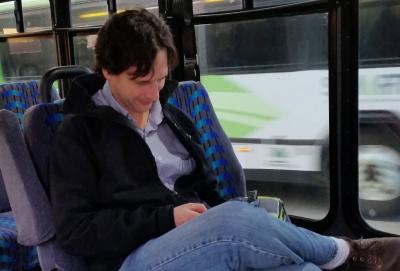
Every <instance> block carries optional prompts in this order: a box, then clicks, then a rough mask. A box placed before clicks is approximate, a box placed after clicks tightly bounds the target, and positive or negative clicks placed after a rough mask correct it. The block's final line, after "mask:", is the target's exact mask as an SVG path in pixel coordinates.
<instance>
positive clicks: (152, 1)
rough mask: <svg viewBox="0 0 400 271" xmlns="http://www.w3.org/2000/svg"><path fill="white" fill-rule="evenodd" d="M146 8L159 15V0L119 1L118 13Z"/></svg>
mask: <svg viewBox="0 0 400 271" xmlns="http://www.w3.org/2000/svg"><path fill="white" fill-rule="evenodd" d="M138 6H139V7H144V8H146V9H147V10H149V11H151V12H153V13H154V14H156V15H158V0H133V1H132V0H117V9H118V12H122V11H124V10H128V9H131V8H134V7H138Z"/></svg>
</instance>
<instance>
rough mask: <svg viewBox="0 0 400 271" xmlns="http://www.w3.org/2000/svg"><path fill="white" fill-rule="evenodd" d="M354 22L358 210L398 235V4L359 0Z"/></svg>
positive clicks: (399, 199) (399, 207)
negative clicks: (356, 37)
mask: <svg viewBox="0 0 400 271" xmlns="http://www.w3.org/2000/svg"><path fill="white" fill-rule="evenodd" d="M359 20H360V21H359V32H360V35H359V52H360V59H359V61H360V63H359V110H360V127H359V128H360V135H359V144H360V145H359V203H360V211H361V214H362V216H363V217H364V218H365V220H366V222H367V223H368V224H369V225H371V226H372V227H375V228H376V229H378V230H381V231H386V232H391V233H395V234H400V227H399V222H398V221H399V220H398V217H399V215H400V110H399V108H400V46H399V45H400V31H399V30H398V29H400V3H399V2H398V1H394V0H387V1H376V0H372V1H371V0H361V1H360V12H359Z"/></svg>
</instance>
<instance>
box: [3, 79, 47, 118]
mask: <svg viewBox="0 0 400 271" xmlns="http://www.w3.org/2000/svg"><path fill="white" fill-rule="evenodd" d="M38 103H39V83H38V81H26V82H14V83H4V84H0V109H7V110H10V111H12V112H14V113H15V114H16V116H17V118H18V120H19V122H20V123H22V117H23V115H24V112H25V110H26V109H27V108H29V107H30V106H32V105H34V104H38Z"/></svg>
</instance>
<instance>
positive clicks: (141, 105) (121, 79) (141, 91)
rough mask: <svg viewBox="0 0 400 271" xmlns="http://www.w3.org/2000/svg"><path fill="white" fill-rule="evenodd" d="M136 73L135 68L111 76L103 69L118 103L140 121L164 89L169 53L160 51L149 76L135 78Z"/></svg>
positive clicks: (163, 50)
mask: <svg viewBox="0 0 400 271" xmlns="http://www.w3.org/2000/svg"><path fill="white" fill-rule="evenodd" d="M135 71H136V67H135V66H132V67H129V68H128V69H126V70H124V71H123V72H121V73H120V74H110V73H108V71H107V70H104V69H103V75H104V77H105V78H106V79H107V80H108V82H109V84H110V88H111V92H112V95H113V97H114V98H115V99H116V100H117V101H118V103H119V104H120V105H121V106H122V107H123V108H124V109H125V110H127V111H128V112H129V114H130V115H131V116H132V117H133V118H134V119H137V118H139V119H140V118H141V117H142V116H143V115H144V114H147V113H148V112H149V110H150V108H151V106H152V104H153V102H154V101H156V100H158V98H159V92H160V90H161V89H162V88H163V87H164V84H165V79H166V77H167V75H168V59H167V51H166V50H165V49H161V50H159V51H158V53H157V55H156V58H155V60H154V63H153V68H152V70H151V71H150V72H149V73H148V74H147V75H145V76H142V77H137V78H135V77H134V74H135Z"/></svg>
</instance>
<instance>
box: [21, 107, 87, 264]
mask: <svg viewBox="0 0 400 271" xmlns="http://www.w3.org/2000/svg"><path fill="white" fill-rule="evenodd" d="M63 118H64V114H63V113H62V101H60V102H56V103H49V104H39V105H36V106H33V107H31V108H29V109H28V110H27V111H26V113H25V115H24V119H23V125H24V137H25V142H26V145H27V149H28V152H29V153H30V157H32V161H33V167H34V168H35V169H36V171H35V172H36V173H37V176H38V178H37V181H36V186H38V187H40V189H41V197H40V199H39V200H40V201H41V203H42V204H45V205H46V212H40V213H37V212H38V211H39V210H38V209H37V208H36V206H35V205H34V206H32V208H34V209H35V210H34V211H35V212H36V215H35V217H34V218H33V219H34V220H41V221H46V222H47V223H48V227H47V228H48V229H50V228H51V230H52V232H51V233H52V234H51V239H49V240H48V241H47V242H45V243H39V244H38V253H39V260H40V265H41V267H42V269H44V270H52V269H54V268H56V269H57V270H66V271H84V270H86V266H85V263H84V261H83V259H81V258H79V257H75V256H71V255H68V254H67V253H65V252H64V251H63V250H62V249H61V248H60V247H59V246H58V245H57V244H56V243H55V240H54V236H55V230H54V222H53V219H52V213H51V205H50V202H49V196H48V194H47V193H46V192H48V191H49V184H48V181H47V180H48V178H47V168H48V161H49V151H50V149H49V146H51V144H52V141H53V137H54V134H55V131H56V129H57V127H58V125H59V124H60V123H61V121H62V120H63ZM17 224H18V221H17ZM42 230H43V231H44V230H45V229H44V228H40V229H37V231H39V232H40V231H42ZM33 234H36V233H33Z"/></svg>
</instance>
